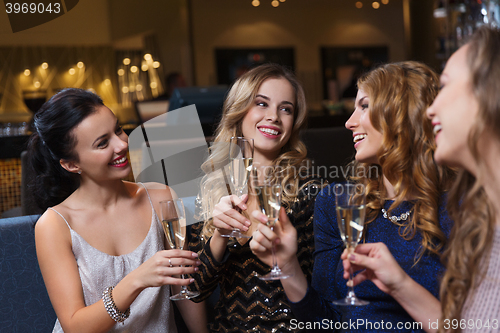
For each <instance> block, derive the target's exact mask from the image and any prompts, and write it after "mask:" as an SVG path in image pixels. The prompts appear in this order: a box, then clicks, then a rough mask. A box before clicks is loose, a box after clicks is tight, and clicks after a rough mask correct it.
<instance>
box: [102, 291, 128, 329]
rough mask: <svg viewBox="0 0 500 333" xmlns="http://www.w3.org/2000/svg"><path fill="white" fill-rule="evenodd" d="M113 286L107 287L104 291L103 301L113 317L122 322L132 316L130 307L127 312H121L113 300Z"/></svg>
mask: <svg viewBox="0 0 500 333" xmlns="http://www.w3.org/2000/svg"><path fill="white" fill-rule="evenodd" d="M113 288H114V287H113V286H111V287H107V288H106V289H105V290H104V292H103V293H102V301H103V302H104V307H105V308H106V311H107V312H108V314H109V316H110V317H111V319H113V320H114V321H116V322H117V323H122V322H123V321H124V320H125V319H127V318H128V317H129V316H130V308H128V309H127V310H125V312H121V311H120V310H118V308H117V307H116V304H115V301H114V300H113V294H112V291H113Z"/></svg>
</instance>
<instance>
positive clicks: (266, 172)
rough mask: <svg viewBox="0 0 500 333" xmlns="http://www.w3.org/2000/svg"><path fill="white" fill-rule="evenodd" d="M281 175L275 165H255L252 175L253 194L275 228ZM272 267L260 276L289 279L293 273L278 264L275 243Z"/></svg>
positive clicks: (279, 203) (266, 278) (265, 278)
mask: <svg viewBox="0 0 500 333" xmlns="http://www.w3.org/2000/svg"><path fill="white" fill-rule="evenodd" d="M280 180H281V179H280V177H279V175H278V174H277V173H276V172H275V170H274V168H273V167H269V166H262V167H253V168H252V176H251V188H252V194H253V195H255V196H256V198H257V202H258V205H259V209H260V211H261V212H262V213H263V214H265V215H266V216H267V218H268V222H267V225H268V226H270V227H271V230H272V229H273V228H274V225H275V224H276V221H278V217H279V214H280V209H281V182H280ZM271 255H272V260H273V263H272V268H271V272H269V273H268V274H266V275H261V276H259V279H261V280H265V281H267V280H280V279H287V278H289V277H291V276H293V275H291V274H285V273H283V272H282V271H281V269H280V268H279V266H278V260H277V258H276V249H275V245H274V244H273V245H272V247H271Z"/></svg>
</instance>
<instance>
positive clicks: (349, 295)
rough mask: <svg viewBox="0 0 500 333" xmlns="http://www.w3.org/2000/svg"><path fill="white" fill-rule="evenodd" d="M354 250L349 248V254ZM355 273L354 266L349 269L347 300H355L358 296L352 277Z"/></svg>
mask: <svg viewBox="0 0 500 333" xmlns="http://www.w3.org/2000/svg"><path fill="white" fill-rule="evenodd" d="M353 252H354V250H353V248H352V247H350V248H349V254H351V253H353ZM353 275H354V273H353V270H352V265H351V267H350V268H349V280H348V282H347V298H349V299H355V298H356V294H355V293H354V283H353V281H352V277H353Z"/></svg>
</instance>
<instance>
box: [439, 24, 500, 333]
mask: <svg viewBox="0 0 500 333" xmlns="http://www.w3.org/2000/svg"><path fill="white" fill-rule="evenodd" d="M467 52H468V53H467V66H468V68H469V71H470V74H471V89H472V93H473V94H474V96H475V98H476V99H477V101H478V105H479V110H478V115H477V116H476V120H475V123H474V124H473V125H472V129H471V132H470V134H469V140H468V144H469V149H470V150H471V152H472V155H473V157H474V158H475V160H476V162H477V163H478V166H479V168H478V169H479V170H481V169H483V168H485V163H484V161H483V160H481V159H480V156H479V153H478V139H479V136H480V134H481V133H483V132H484V131H485V130H490V131H489V132H491V133H494V135H495V136H496V138H495V139H496V140H499V139H500V135H499V134H498V133H499V131H500V97H499V95H498V92H499V91H500V58H499V56H498V55H499V54H500V31H498V30H495V29H491V28H488V27H482V28H480V29H478V31H477V32H476V33H475V34H474V36H473V37H472V39H471V41H470V42H469V43H468V50H467ZM483 177H484V175H483V174H481V172H480V173H479V174H478V175H477V177H474V176H473V175H472V174H471V173H470V172H468V171H466V170H462V171H461V172H460V174H459V175H458V177H457V180H456V182H455V183H454V185H453V187H452V188H451V190H450V198H449V203H448V211H449V213H450V216H451V217H452V218H453V220H454V221H455V227H454V228H453V230H452V234H451V239H450V245H449V247H448V248H447V250H446V251H445V253H444V256H443V259H444V262H445V264H446V273H445V275H444V277H443V280H442V283H441V291H440V293H441V294H440V298H441V306H442V318H443V319H449V320H453V319H458V320H460V319H461V313H462V311H463V307H464V304H465V301H466V299H467V297H468V296H469V295H470V294H472V293H473V292H474V289H475V287H477V285H478V284H479V283H480V282H481V280H482V279H483V278H484V275H485V274H486V269H487V267H488V265H487V263H488V258H489V256H488V254H489V253H490V251H491V247H492V243H493V235H494V230H495V214H494V208H493V207H494V204H493V203H492V202H491V200H490V199H489V198H488V196H487V195H486V193H485V191H484V188H483V186H482V185H481V184H484V182H485V180H484V179H483ZM440 331H441V332H443V331H444V328H443V327H440ZM451 331H454V330H451ZM457 331H458V330H457Z"/></svg>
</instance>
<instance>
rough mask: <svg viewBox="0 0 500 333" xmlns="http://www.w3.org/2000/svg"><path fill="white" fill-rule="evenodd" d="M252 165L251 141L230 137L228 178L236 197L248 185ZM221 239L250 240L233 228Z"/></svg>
mask: <svg viewBox="0 0 500 333" xmlns="http://www.w3.org/2000/svg"><path fill="white" fill-rule="evenodd" d="M252 164H253V139H245V138H242V137H234V136H233V137H231V140H230V142H229V176H230V179H231V183H232V184H233V187H234V190H235V192H236V193H234V194H235V195H237V196H238V197H241V196H242V195H243V192H244V190H245V188H246V187H247V185H248V177H249V175H250V171H251V170H252ZM222 236H223V237H236V238H250V236H247V235H245V234H242V233H241V231H240V230H239V229H237V228H235V229H234V230H233V231H232V232H231V233H230V234H227V235H222Z"/></svg>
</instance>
